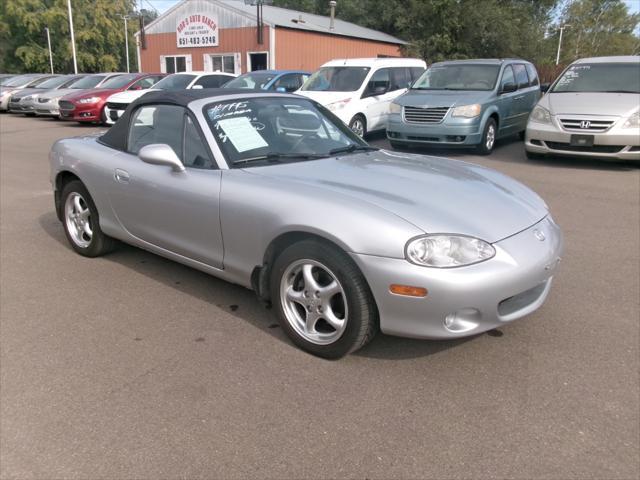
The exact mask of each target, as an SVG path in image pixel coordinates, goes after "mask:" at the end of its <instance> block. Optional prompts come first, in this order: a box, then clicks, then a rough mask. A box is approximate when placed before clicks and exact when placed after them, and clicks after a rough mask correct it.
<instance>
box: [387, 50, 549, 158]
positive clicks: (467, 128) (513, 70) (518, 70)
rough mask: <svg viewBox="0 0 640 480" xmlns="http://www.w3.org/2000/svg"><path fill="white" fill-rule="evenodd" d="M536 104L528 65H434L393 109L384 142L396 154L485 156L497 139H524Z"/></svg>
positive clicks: (475, 62)
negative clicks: (456, 151) (463, 151)
mask: <svg viewBox="0 0 640 480" xmlns="http://www.w3.org/2000/svg"><path fill="white" fill-rule="evenodd" d="M539 98H540V81H539V80H538V73H537V72H536V69H535V67H534V66H533V65H532V64H531V63H529V62H527V61H524V60H518V59H500V60H498V59H495V60H493V59H488V60H457V61H448V62H441V63H434V64H433V65H432V66H431V67H430V68H429V69H428V70H427V71H426V72H424V74H423V75H422V76H421V77H420V78H419V79H418V80H417V81H416V82H415V83H414V84H413V85H412V87H411V88H410V89H409V91H407V93H405V94H404V95H402V96H400V97H399V98H397V99H396V100H395V101H394V102H393V103H392V104H391V110H390V114H389V122H388V125H387V137H388V138H389V140H390V142H391V145H392V146H393V147H394V148H401V147H406V146H409V145H427V146H428V145H432V146H467V147H468V146H473V147H475V148H476V150H477V151H478V153H480V154H483V155H487V154H489V153H491V151H492V150H493V147H494V145H495V142H496V140H497V139H499V138H501V137H506V136H508V135H514V134H520V136H521V138H524V131H525V129H526V127H527V118H528V117H529V113H530V112H531V110H532V109H533V107H534V105H535V104H536V102H537V101H538V99H539Z"/></svg>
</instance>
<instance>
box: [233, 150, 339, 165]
mask: <svg viewBox="0 0 640 480" xmlns="http://www.w3.org/2000/svg"><path fill="white" fill-rule="evenodd" d="M317 158H327V155H324V154H320V153H279V152H270V153H267V154H265V155H258V156H256V157H250V158H241V159H240V160H236V161H235V162H233V165H244V164H246V163H253V162H265V161H266V162H267V163H283V160H287V159H299V160H315V159H317Z"/></svg>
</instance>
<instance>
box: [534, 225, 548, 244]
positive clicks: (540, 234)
mask: <svg viewBox="0 0 640 480" xmlns="http://www.w3.org/2000/svg"><path fill="white" fill-rule="evenodd" d="M533 236H534V237H536V238H537V239H538V240H540V241H541V242H544V241H545V239H546V238H547V237H546V236H545V235H544V232H542V231H541V230H538V229H537V228H536V229H535V230H534V231H533Z"/></svg>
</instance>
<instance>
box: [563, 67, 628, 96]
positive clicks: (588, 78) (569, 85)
mask: <svg viewBox="0 0 640 480" xmlns="http://www.w3.org/2000/svg"><path fill="white" fill-rule="evenodd" d="M638 71H639V70H638V63H578V64H575V65H571V66H570V67H569V68H567V69H566V70H565V71H564V73H563V74H562V76H561V77H560V78H559V79H558V80H557V81H556V83H555V85H554V86H553V89H552V90H551V92H552V93H565V92H566V93H568V92H596V93H640V74H639V73H638Z"/></svg>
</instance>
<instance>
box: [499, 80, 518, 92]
mask: <svg viewBox="0 0 640 480" xmlns="http://www.w3.org/2000/svg"><path fill="white" fill-rule="evenodd" d="M516 90H518V86H517V85H516V84H515V83H513V82H507V83H505V84H504V85H502V90H500V93H511V92H515V91H516Z"/></svg>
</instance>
